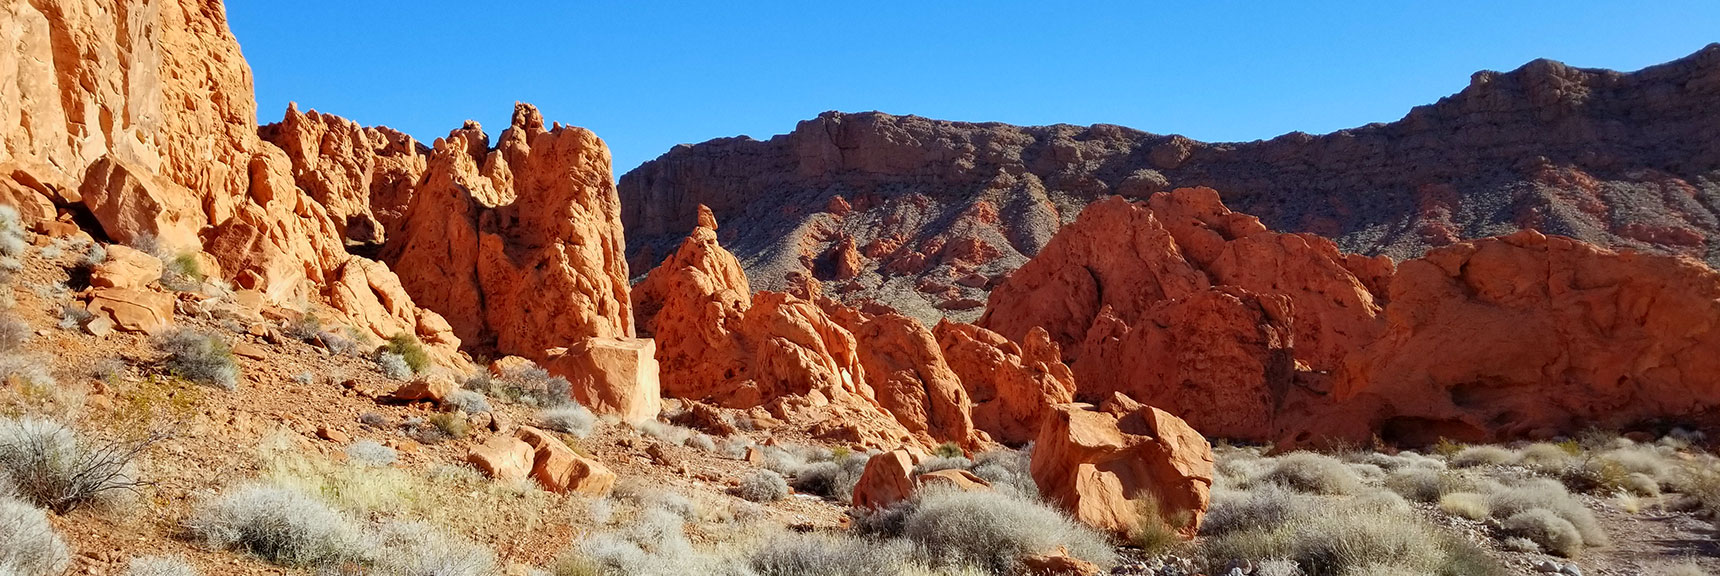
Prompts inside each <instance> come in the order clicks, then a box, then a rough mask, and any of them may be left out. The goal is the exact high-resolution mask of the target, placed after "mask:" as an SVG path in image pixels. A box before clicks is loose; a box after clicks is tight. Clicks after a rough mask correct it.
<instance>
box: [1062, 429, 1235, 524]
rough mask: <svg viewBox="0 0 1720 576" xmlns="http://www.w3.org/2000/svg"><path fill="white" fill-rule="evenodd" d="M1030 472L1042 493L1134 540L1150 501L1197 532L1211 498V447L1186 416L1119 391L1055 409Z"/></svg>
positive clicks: (1078, 517)
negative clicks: (1143, 506)
mask: <svg viewBox="0 0 1720 576" xmlns="http://www.w3.org/2000/svg"><path fill="white" fill-rule="evenodd" d="M1029 471H1030V473H1031V474H1032V476H1033V482H1034V483H1035V484H1037V485H1038V486H1039V492H1040V494H1042V495H1044V497H1045V498H1046V499H1047V500H1048V501H1050V502H1051V503H1053V504H1055V505H1057V506H1058V507H1060V508H1062V509H1063V510H1064V511H1066V512H1068V513H1069V515H1070V516H1072V517H1074V518H1075V519H1076V520H1079V521H1081V522H1083V523H1085V524H1087V525H1088V526H1092V527H1093V528H1095V529H1098V530H1101V531H1105V532H1109V533H1112V534H1116V535H1118V536H1120V537H1127V536H1128V534H1129V533H1130V532H1132V531H1134V530H1136V529H1137V528H1140V527H1141V523H1142V522H1143V521H1145V520H1146V519H1144V518H1142V516H1141V510H1140V503H1141V501H1143V500H1146V501H1150V502H1155V503H1156V504H1157V506H1158V511H1159V516H1160V517H1161V518H1162V519H1164V520H1167V521H1174V523H1172V524H1171V527H1172V528H1175V529H1177V530H1179V531H1180V532H1181V533H1182V534H1183V535H1184V536H1187V537H1193V536H1194V534H1195V532H1197V531H1198V530H1199V529H1200V522H1201V519H1202V518H1203V517H1204V516H1205V515H1206V509H1207V505H1208V503H1209V492H1210V490H1211V488H1212V471H1213V458H1212V446H1211V445H1210V444H1208V443H1207V441H1206V439H1205V438H1203V437H1201V435H1200V433H1198V432H1195V431H1194V429H1193V428H1190V427H1189V426H1188V424H1187V423H1185V422H1183V421H1182V419H1180V418H1177V417H1176V416H1172V415H1170V414H1169V413H1167V412H1165V411H1163V410H1159V409H1157V408H1153V407H1151V406H1144V405H1141V404H1140V403H1138V402H1135V401H1133V400H1130V399H1129V398H1127V397H1125V396H1122V395H1117V396H1115V397H1113V398H1112V399H1110V400H1108V401H1107V402H1106V403H1105V404H1104V405H1102V406H1101V407H1100V408H1098V409H1094V408H1093V406H1091V405H1088V404H1059V405H1057V406H1053V407H1052V408H1051V410H1050V412H1049V413H1048V414H1047V416H1046V419H1045V421H1044V422H1043V423H1042V424H1041V427H1040V432H1039V436H1038V439H1037V440H1036V441H1035V444H1034V448H1033V459H1032V462H1031V464H1030V465H1029Z"/></svg>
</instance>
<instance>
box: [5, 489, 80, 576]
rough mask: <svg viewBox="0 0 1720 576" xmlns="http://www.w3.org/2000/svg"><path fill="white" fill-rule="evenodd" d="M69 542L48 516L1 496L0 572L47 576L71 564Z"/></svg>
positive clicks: (18, 501) (25, 504) (27, 575)
mask: <svg viewBox="0 0 1720 576" xmlns="http://www.w3.org/2000/svg"><path fill="white" fill-rule="evenodd" d="M71 559H72V558H71V554H70V553H69V552H67V550H66V541H65V540H63V539H61V538H60V534H59V533H58V532H55V531H54V526H53V525H52V524H49V523H48V515H47V514H45V513H43V512H42V510H41V509H38V508H36V507H35V506H31V505H30V504H29V503H28V502H24V501H22V500H18V499H16V498H11V497H8V496H5V495H3V494H0V573H5V574H18V575H20V576H48V575H52V574H59V573H61V572H65V570H66V567H67V566H69V565H70V564H71Z"/></svg>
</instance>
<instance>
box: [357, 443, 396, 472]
mask: <svg viewBox="0 0 1720 576" xmlns="http://www.w3.org/2000/svg"><path fill="white" fill-rule="evenodd" d="M346 457H347V459H348V460H351V461H352V462H353V463H355V464H358V465H360V466H373V467H381V466H387V465H390V464H393V463H394V461H395V460H397V459H399V457H400V454H399V453H397V452H395V451H394V449H393V448H389V447H387V446H383V445H381V444H378V443H377V442H376V441H375V440H359V441H357V442H353V443H352V445H351V446H347V447H346Z"/></svg>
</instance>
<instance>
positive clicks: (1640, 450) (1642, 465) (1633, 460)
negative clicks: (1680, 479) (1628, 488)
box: [1594, 445, 1678, 487]
mask: <svg viewBox="0 0 1720 576" xmlns="http://www.w3.org/2000/svg"><path fill="white" fill-rule="evenodd" d="M1662 450H1665V451H1666V452H1662ZM1670 452H1672V449H1670V448H1662V447H1656V446H1646V445H1645V446H1631V447H1628V448H1619V449H1616V450H1609V451H1607V452H1604V453H1602V454H1600V455H1598V456H1596V457H1595V458H1594V459H1595V460H1598V461H1601V462H1606V463H1611V464H1613V465H1615V466H1617V467H1618V468H1620V469H1623V470H1624V471H1625V472H1626V473H1627V475H1628V474H1642V475H1644V476H1647V477H1649V478H1651V479H1654V480H1656V481H1659V479H1661V478H1670V477H1671V476H1672V473H1673V471H1674V470H1676V469H1677V468H1678V466H1677V464H1675V463H1673V461H1672V460H1671V457H1670V454H1669V453H1670ZM1622 484H1623V483H1622V482H1621V487H1623V486H1622Z"/></svg>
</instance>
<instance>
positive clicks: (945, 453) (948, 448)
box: [932, 442, 966, 458]
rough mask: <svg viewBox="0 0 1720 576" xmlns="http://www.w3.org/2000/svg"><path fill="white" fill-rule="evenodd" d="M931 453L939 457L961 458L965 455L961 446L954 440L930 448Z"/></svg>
mask: <svg viewBox="0 0 1720 576" xmlns="http://www.w3.org/2000/svg"><path fill="white" fill-rule="evenodd" d="M932 455H933V456H937V457H939V458H961V457H963V456H965V455H966V453H965V452H962V447H961V446H959V445H957V444H956V443H955V442H945V443H943V444H939V445H938V447H937V448H933V449H932Z"/></svg>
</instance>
